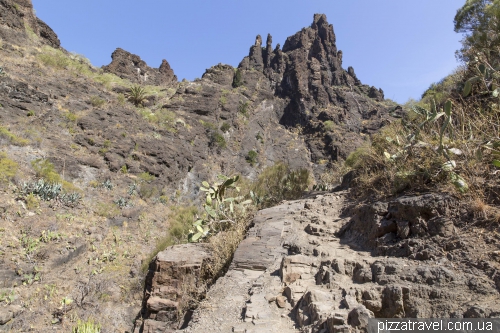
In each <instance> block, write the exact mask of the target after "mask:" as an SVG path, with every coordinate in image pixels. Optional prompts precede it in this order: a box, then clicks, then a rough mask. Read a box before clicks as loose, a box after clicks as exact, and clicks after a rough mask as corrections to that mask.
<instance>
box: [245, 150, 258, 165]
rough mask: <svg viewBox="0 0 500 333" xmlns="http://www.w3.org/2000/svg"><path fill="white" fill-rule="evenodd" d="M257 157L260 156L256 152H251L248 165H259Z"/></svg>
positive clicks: (248, 156) (247, 158)
mask: <svg viewBox="0 0 500 333" xmlns="http://www.w3.org/2000/svg"><path fill="white" fill-rule="evenodd" d="M257 156H259V155H258V154H257V152H256V151H255V150H250V151H249V152H248V154H247V156H246V157H245V159H246V160H247V162H248V163H250V165H252V166H254V165H255V164H256V163H257Z"/></svg>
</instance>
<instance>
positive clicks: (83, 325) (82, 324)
mask: <svg viewBox="0 0 500 333" xmlns="http://www.w3.org/2000/svg"><path fill="white" fill-rule="evenodd" d="M100 332H101V324H99V323H96V322H94V320H93V319H88V320H86V321H82V320H80V319H78V321H77V323H76V326H73V329H72V330H71V333H100Z"/></svg>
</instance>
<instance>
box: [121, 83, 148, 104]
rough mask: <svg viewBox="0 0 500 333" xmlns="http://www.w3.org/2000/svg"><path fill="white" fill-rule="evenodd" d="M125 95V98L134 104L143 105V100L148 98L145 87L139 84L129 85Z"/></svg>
mask: <svg viewBox="0 0 500 333" xmlns="http://www.w3.org/2000/svg"><path fill="white" fill-rule="evenodd" d="M125 97H127V99H128V100H129V101H130V102H131V103H132V104H134V105H135V106H142V105H144V102H145V101H146V100H147V98H148V96H147V93H146V89H145V88H144V87H142V86H139V85H135V86H132V87H130V89H129V91H128V92H127V93H126V94H125Z"/></svg>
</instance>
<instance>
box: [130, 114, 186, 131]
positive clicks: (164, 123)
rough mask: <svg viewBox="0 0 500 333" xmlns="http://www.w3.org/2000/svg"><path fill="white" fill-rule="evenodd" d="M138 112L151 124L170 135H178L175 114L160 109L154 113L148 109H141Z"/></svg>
mask: <svg viewBox="0 0 500 333" xmlns="http://www.w3.org/2000/svg"><path fill="white" fill-rule="evenodd" d="M138 111H139V112H140V114H141V115H142V117H143V118H144V119H145V120H147V121H148V122H149V123H151V124H154V125H156V126H158V127H159V128H162V129H164V130H166V131H168V132H170V133H177V129H176V128H175V124H176V118H175V113H174V112H172V111H169V110H167V109H159V110H156V112H154V113H153V112H152V111H151V110H150V109H147V108H139V109H138Z"/></svg>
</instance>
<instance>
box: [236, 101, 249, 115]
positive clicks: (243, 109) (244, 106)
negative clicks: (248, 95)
mask: <svg viewBox="0 0 500 333" xmlns="http://www.w3.org/2000/svg"><path fill="white" fill-rule="evenodd" d="M249 106H250V102H248V101H246V102H243V101H240V102H239V104H238V112H239V113H241V114H242V115H244V116H245V117H247V118H248V107H249Z"/></svg>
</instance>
